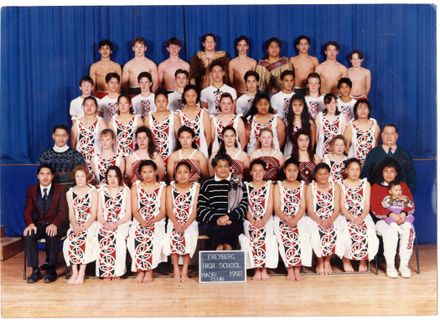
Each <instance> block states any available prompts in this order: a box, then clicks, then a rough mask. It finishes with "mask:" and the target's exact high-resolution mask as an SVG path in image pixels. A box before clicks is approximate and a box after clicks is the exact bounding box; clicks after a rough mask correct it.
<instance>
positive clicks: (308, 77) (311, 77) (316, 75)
mask: <svg viewBox="0 0 440 320" xmlns="http://www.w3.org/2000/svg"><path fill="white" fill-rule="evenodd" d="M309 79H318V80H319V93H320V94H321V76H320V75H319V74H318V73H316V72H311V73H309V75H308V76H307V83H309ZM307 94H310V91H309V88H308V87H307Z"/></svg>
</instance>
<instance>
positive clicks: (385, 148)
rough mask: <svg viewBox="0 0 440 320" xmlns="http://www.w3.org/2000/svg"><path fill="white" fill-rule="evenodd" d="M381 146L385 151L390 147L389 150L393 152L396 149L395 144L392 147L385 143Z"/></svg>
mask: <svg viewBox="0 0 440 320" xmlns="http://www.w3.org/2000/svg"><path fill="white" fill-rule="evenodd" d="M382 148H383V150H384V151H385V153H388V151H389V150H390V148H391V152H392V153H395V152H396V149H397V145H395V146H394V147H390V146H386V145H384V144H383V145H382Z"/></svg>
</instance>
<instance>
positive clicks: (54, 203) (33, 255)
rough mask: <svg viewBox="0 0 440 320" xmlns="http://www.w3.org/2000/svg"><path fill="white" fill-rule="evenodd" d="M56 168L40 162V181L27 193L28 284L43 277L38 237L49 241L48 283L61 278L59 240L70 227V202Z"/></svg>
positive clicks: (25, 213)
mask: <svg viewBox="0 0 440 320" xmlns="http://www.w3.org/2000/svg"><path fill="white" fill-rule="evenodd" d="M53 177H54V175H53V169H52V167H51V166H49V165H40V166H39V167H38V171H37V178H38V181H39V184H35V185H32V186H30V187H29V188H28V190H27V193H26V205H25V208H24V221H25V224H26V228H25V229H24V231H23V235H24V237H25V243H26V254H27V257H28V261H27V263H28V266H31V267H32V274H31V275H30V276H29V277H28V278H27V282H28V283H34V282H37V281H39V280H40V279H41V278H42V277H43V276H42V274H41V271H40V267H39V264H38V243H37V241H38V239H41V238H45V240H46V255H47V262H48V267H47V274H46V276H45V277H44V282H46V283H49V282H53V281H55V280H56V279H57V273H56V264H57V260H58V250H59V242H60V238H61V237H62V235H63V234H64V233H65V232H66V230H67V201H66V194H65V189H64V186H62V185H55V184H53V183H52V180H53Z"/></svg>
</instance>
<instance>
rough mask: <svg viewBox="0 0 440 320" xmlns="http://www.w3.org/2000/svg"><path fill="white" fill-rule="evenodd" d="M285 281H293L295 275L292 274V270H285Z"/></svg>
mask: <svg viewBox="0 0 440 320" xmlns="http://www.w3.org/2000/svg"><path fill="white" fill-rule="evenodd" d="M286 279H287V280H291V281H294V280H295V274H294V273H293V268H287V278H286Z"/></svg>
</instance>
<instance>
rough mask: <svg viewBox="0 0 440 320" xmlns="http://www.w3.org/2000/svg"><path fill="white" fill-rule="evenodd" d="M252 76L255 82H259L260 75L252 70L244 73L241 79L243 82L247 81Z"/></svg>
mask: <svg viewBox="0 0 440 320" xmlns="http://www.w3.org/2000/svg"><path fill="white" fill-rule="evenodd" d="M252 76H253V77H255V80H257V82H258V81H260V75H259V74H258V73H257V72H256V71H253V70H249V71H246V73H245V74H244V77H243V79H244V81H247V78H249V77H252Z"/></svg>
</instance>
